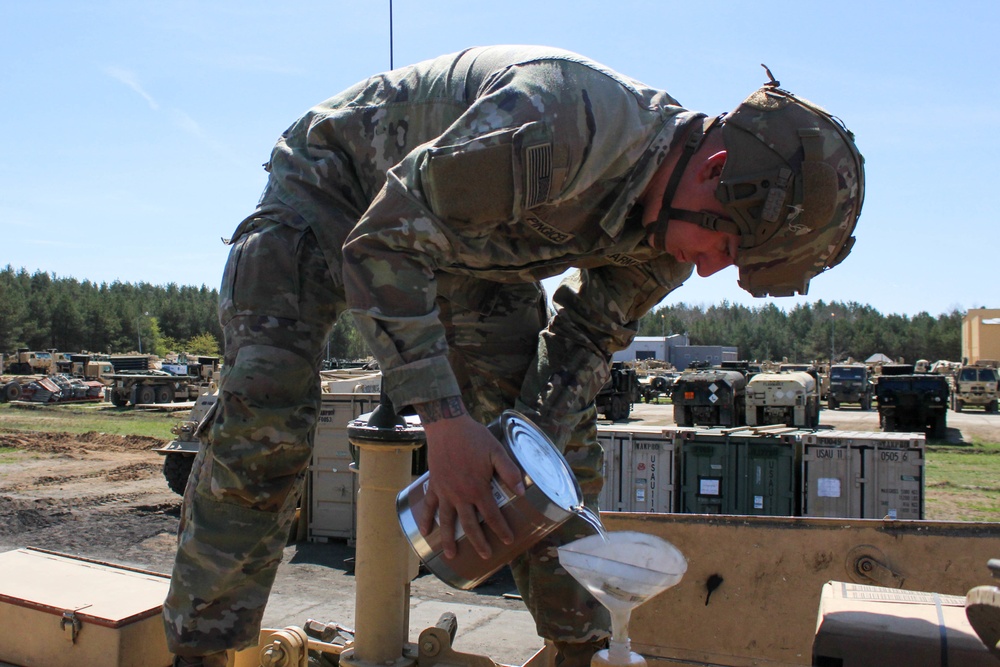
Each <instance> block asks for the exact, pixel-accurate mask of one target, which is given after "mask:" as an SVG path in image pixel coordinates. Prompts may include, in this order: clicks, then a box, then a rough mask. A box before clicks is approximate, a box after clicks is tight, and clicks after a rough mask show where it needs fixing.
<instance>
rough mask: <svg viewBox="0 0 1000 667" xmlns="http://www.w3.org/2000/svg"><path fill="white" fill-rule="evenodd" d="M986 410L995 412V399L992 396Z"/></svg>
mask: <svg viewBox="0 0 1000 667" xmlns="http://www.w3.org/2000/svg"><path fill="white" fill-rule="evenodd" d="M986 412H991V413H993V414H996V412H997V399H995V398H994V399H993V400H992V401H990V403H989V405H987V406H986Z"/></svg>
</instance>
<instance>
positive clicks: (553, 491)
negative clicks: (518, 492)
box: [501, 410, 583, 511]
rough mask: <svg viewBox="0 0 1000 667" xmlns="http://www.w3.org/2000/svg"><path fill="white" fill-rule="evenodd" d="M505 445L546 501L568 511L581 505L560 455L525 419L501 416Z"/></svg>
mask: <svg viewBox="0 0 1000 667" xmlns="http://www.w3.org/2000/svg"><path fill="white" fill-rule="evenodd" d="M501 421H502V425H503V432H504V434H505V435H506V438H507V446H508V447H509V448H510V453H511V455H512V456H513V457H514V460H515V461H517V463H518V464H519V465H520V466H521V469H522V470H524V473H525V474H526V475H527V476H528V477H529V478H530V480H526V481H528V482H530V483H532V484H534V485H535V486H536V487H537V488H538V489H539V490H540V491H541V492H542V493H544V494H545V495H546V496H547V497H548V499H549V500H550V501H552V502H553V503H555V504H556V505H558V506H559V507H561V508H563V509H565V510H567V511H572V510H575V509H577V508H579V507H580V506H581V505H583V492H582V491H581V490H580V485H579V484H578V483H577V481H576V476H575V475H574V474H573V471H572V470H571V469H570V467H569V464H568V463H567V462H566V459H565V458H563V455H562V454H561V453H560V452H559V450H558V449H556V447H555V445H554V444H552V441H551V440H550V439H549V437H548V436H547V435H545V433H544V432H543V431H542V430H541V429H540V428H538V426H536V425H535V424H534V422H532V421H531V420H529V419H528V418H527V417H525V416H524V415H522V414H520V413H519V412H515V411H513V410H507V411H505V412H504V413H503V415H502V417H501Z"/></svg>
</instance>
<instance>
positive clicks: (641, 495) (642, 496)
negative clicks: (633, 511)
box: [635, 487, 646, 503]
mask: <svg viewBox="0 0 1000 667" xmlns="http://www.w3.org/2000/svg"><path fill="white" fill-rule="evenodd" d="M635 502H637V503H644V502H646V489H644V488H642V487H639V488H638V489H636V490H635Z"/></svg>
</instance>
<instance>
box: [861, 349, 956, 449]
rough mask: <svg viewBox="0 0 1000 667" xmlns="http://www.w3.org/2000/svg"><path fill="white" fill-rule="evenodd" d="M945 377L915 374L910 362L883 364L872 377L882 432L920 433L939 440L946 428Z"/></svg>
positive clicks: (946, 394)
mask: <svg viewBox="0 0 1000 667" xmlns="http://www.w3.org/2000/svg"><path fill="white" fill-rule="evenodd" d="M948 396H949V390H948V379H947V378H946V377H945V376H943V375H937V374H935V373H915V372H914V368H913V366H912V365H909V364H885V365H883V366H882V369H881V373H880V374H879V375H878V376H876V380H875V400H876V402H877V403H878V419H879V426H880V427H881V428H882V430H883V431H885V432H887V433H891V432H893V431H914V432H923V433H924V434H925V435H926V436H927V437H928V438H934V439H937V440H942V439H944V437H945V434H946V431H947V410H948Z"/></svg>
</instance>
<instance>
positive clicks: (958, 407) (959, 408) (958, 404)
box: [955, 401, 965, 412]
mask: <svg viewBox="0 0 1000 667" xmlns="http://www.w3.org/2000/svg"><path fill="white" fill-rule="evenodd" d="M964 407H965V402H964V401H955V412H961V411H962V408H964Z"/></svg>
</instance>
